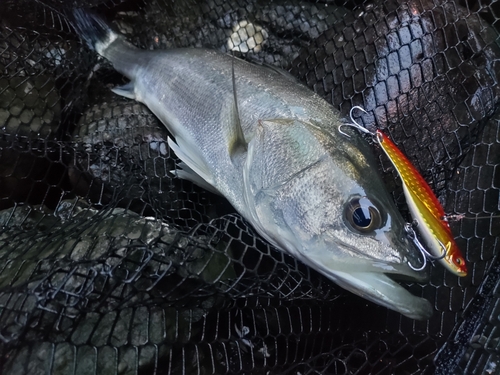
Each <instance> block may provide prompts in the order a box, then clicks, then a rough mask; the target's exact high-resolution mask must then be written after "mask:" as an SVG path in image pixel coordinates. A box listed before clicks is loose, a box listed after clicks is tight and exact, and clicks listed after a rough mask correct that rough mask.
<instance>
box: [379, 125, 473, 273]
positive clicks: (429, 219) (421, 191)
mask: <svg viewBox="0 0 500 375" xmlns="http://www.w3.org/2000/svg"><path fill="white" fill-rule="evenodd" d="M375 137H376V140H377V143H378V144H379V145H380V146H381V148H382V150H383V151H384V153H385V154H386V155H387V157H388V158H389V160H390V161H391V163H392V164H393V165H394V168H396V170H397V172H398V174H399V176H400V178H401V181H402V182H403V192H404V195H405V198H406V202H407V203H408V208H409V209H410V213H411V216H412V217H413V219H414V220H415V221H416V222H417V229H418V231H419V232H420V234H421V235H422V237H423V238H424V242H425V244H426V245H427V247H428V248H429V249H430V252H431V254H432V255H434V256H435V257H436V258H438V259H439V262H441V263H442V264H443V265H444V266H445V267H446V268H447V269H448V270H449V271H450V272H452V273H454V274H455V275H457V276H461V277H464V276H467V264H466V261H465V259H464V257H463V255H462V253H461V251H460V248H459V247H458V245H457V243H456V242H455V239H454V238H453V234H452V233H451V229H450V225H449V223H448V220H447V219H446V214H445V212H444V209H443V206H442V205H441V203H440V202H439V200H438V199H437V197H436V195H435V194H434V192H433V191H432V189H431V187H430V186H429V184H427V182H426V181H425V179H424V178H423V177H422V175H421V174H420V173H419V172H418V171H417V169H416V168H415V167H414V166H413V164H412V163H411V162H410V161H409V160H408V158H407V157H406V156H405V155H404V154H403V153H402V152H401V150H400V149H399V148H398V147H397V146H396V145H395V144H394V142H392V141H391V139H390V138H389V137H388V136H387V135H386V134H385V133H383V132H382V131H380V130H379V129H377V130H376V131H375Z"/></svg>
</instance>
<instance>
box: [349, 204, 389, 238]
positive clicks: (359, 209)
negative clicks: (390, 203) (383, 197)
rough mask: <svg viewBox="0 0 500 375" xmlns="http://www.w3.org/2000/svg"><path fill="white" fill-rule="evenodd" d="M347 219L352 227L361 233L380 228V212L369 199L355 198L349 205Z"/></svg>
mask: <svg viewBox="0 0 500 375" xmlns="http://www.w3.org/2000/svg"><path fill="white" fill-rule="evenodd" d="M345 217H346V219H347V221H348V223H349V224H350V225H351V227H352V228H353V229H355V230H357V231H358V232H361V233H369V232H372V231H373V230H375V229H377V228H380V224H381V222H382V220H381V216H380V212H379V210H378V209H377V207H375V206H374V205H373V203H372V202H370V200H369V199H368V198H354V199H351V201H350V202H349V203H348V204H347V206H346V209H345Z"/></svg>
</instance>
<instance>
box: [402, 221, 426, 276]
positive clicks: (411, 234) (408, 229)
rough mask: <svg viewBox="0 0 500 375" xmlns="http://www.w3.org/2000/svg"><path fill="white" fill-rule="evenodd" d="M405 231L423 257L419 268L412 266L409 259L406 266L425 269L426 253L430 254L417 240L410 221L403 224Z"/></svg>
mask: <svg viewBox="0 0 500 375" xmlns="http://www.w3.org/2000/svg"><path fill="white" fill-rule="evenodd" d="M405 231H406V233H407V234H408V237H410V239H411V240H412V241H413V243H414V244H415V246H417V249H418V250H419V251H420V252H421V253H422V258H423V259H424V264H423V265H422V267H420V268H416V267H413V266H412V264H411V263H410V261H408V266H409V267H410V268H411V269H412V270H413V271H422V270H423V269H425V266H427V255H430V254H429V253H428V252H427V250H425V248H424V246H423V245H422V244H421V243H420V241H419V240H418V238H417V235H416V234H415V231H414V230H413V227H412V226H411V224H410V223H406V224H405Z"/></svg>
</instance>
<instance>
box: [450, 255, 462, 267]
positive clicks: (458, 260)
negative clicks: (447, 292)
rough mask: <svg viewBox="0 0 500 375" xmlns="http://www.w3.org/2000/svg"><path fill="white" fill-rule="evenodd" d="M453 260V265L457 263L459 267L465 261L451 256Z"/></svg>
mask: <svg viewBox="0 0 500 375" xmlns="http://www.w3.org/2000/svg"><path fill="white" fill-rule="evenodd" d="M453 260H454V261H455V265H457V266H460V267H461V266H463V265H464V264H465V261H464V260H463V259H462V258H460V257H455V258H453Z"/></svg>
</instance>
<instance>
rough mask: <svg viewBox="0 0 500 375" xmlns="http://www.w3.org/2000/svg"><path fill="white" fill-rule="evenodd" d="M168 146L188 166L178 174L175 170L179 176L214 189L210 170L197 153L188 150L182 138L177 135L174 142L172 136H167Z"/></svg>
mask: <svg viewBox="0 0 500 375" xmlns="http://www.w3.org/2000/svg"><path fill="white" fill-rule="evenodd" d="M168 146H169V147H170V149H171V150H172V151H173V152H175V154H176V155H177V157H178V158H179V159H181V160H182V161H183V163H184V165H185V166H187V167H188V168H184V172H181V173H180V174H179V172H177V175H178V176H179V177H181V178H185V179H187V180H190V181H192V182H194V183H196V184H197V185H200V186H202V187H205V185H209V186H211V187H212V189H208V190H212V191H213V189H215V188H214V187H213V186H214V180H213V177H212V174H211V172H210V171H209V169H208V168H207V166H206V165H205V163H204V162H203V160H201V159H200V158H199V157H198V155H196V154H195V153H193V152H192V151H190V147H188V146H187V145H186V144H185V143H184V142H183V141H182V139H180V138H179V137H178V138H177V143H175V142H174V141H173V140H172V138H170V137H168ZM193 175H197V177H198V178H196V177H192V176H193ZM200 180H204V181H205V183H202V182H200Z"/></svg>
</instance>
